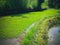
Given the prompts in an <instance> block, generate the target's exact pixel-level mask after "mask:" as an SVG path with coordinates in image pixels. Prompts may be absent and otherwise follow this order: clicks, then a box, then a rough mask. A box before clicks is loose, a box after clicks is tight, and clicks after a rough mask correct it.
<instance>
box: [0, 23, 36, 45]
mask: <svg viewBox="0 0 60 45" xmlns="http://www.w3.org/2000/svg"><path fill="white" fill-rule="evenodd" d="M34 25H35V22H34V23H32V24H31V25H30V26H29V27H28V28H27V29H26V30H25V31H24V32H22V33H21V34H20V35H19V37H18V38H11V39H0V45H21V44H20V43H21V41H22V39H23V38H24V37H25V35H26V34H27V32H29V30H30V29H31V28H32V27H33V26H34Z"/></svg>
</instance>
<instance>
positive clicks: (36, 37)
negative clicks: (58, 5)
mask: <svg viewBox="0 0 60 45" xmlns="http://www.w3.org/2000/svg"><path fill="white" fill-rule="evenodd" d="M58 12H59V10H53V9H50V10H45V11H43V12H42V14H41V17H40V20H39V21H38V22H37V23H36V25H35V26H34V27H32V29H31V30H30V31H29V32H28V33H27V34H26V36H25V38H24V39H23V40H22V43H21V44H22V45H43V44H44V43H45V42H44V40H42V39H41V38H40V37H41V34H40V30H39V28H40V25H41V26H43V25H42V22H44V20H45V19H47V20H48V19H49V18H50V17H54V16H56V15H57V13H58ZM37 14H39V12H37ZM42 29H44V28H43V27H42ZM37 31H38V33H37Z"/></svg>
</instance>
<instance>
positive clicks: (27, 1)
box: [0, 0, 60, 14]
mask: <svg viewBox="0 0 60 45" xmlns="http://www.w3.org/2000/svg"><path fill="white" fill-rule="evenodd" d="M59 2H60V0H0V14H1V13H6V12H7V13H9V12H26V11H38V10H41V9H44V8H45V9H47V8H56V9H59V8H60V3H59Z"/></svg>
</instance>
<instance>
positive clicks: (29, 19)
mask: <svg viewBox="0 0 60 45" xmlns="http://www.w3.org/2000/svg"><path fill="white" fill-rule="evenodd" d="M58 11H59V10H55V9H49V10H45V11H41V12H30V13H26V14H16V15H15V16H13V17H12V16H4V17H0V38H14V37H17V36H19V34H21V33H22V32H23V31H24V30H26V28H27V27H28V26H29V25H31V24H32V23H33V22H35V21H37V20H39V19H41V18H42V17H45V16H48V15H50V16H52V15H55V14H56V13H57V12H58Z"/></svg>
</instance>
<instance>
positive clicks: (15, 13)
mask: <svg viewBox="0 0 60 45" xmlns="http://www.w3.org/2000/svg"><path fill="white" fill-rule="evenodd" d="M44 10H46V9H41V10H30V9H26V10H9V11H6V10H5V11H2V12H0V17H4V16H12V17H14V16H22V17H24V18H26V17H25V16H23V15H22V14H27V13H30V12H39V11H44ZM19 14H20V15H19Z"/></svg>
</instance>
